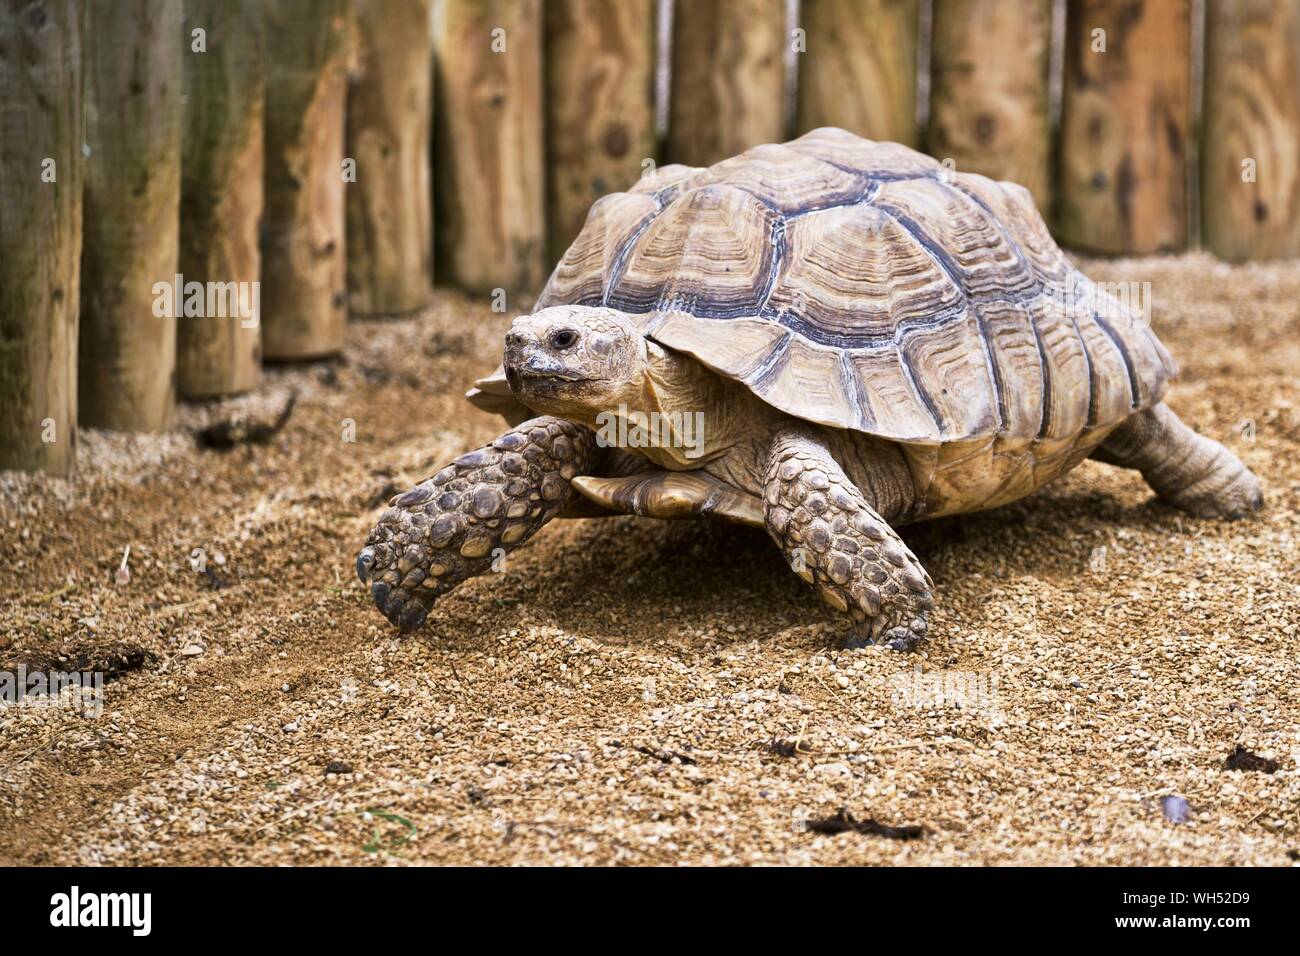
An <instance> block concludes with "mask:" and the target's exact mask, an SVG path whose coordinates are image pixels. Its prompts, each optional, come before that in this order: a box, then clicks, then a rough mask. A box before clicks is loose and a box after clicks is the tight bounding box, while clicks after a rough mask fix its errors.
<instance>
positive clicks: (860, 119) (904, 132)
mask: <svg viewBox="0 0 1300 956" xmlns="http://www.w3.org/2000/svg"><path fill="white" fill-rule="evenodd" d="M917 7H918V4H917V2H916V0H804V2H803V4H802V5H801V12H800V17H799V25H800V26H801V27H802V28H803V30H804V31H805V34H806V37H805V38H806V42H807V50H806V52H803V53H800V54H799V56H798V57H797V58H796V62H797V64H798V69H799V86H798V111H797V121H796V125H797V127H798V129H799V131H800V132H807V131H808V130H811V129H816V128H817V127H819V126H838V127H841V128H843V129H846V130H848V131H849V132H851V133H855V134H857V135H858V136H864V137H866V138H867V139H875V140H888V141H891V142H896V143H903V144H905V145H908V146H916V145H917V144H918V141H919V134H918V130H917V126H916V56H917Z"/></svg>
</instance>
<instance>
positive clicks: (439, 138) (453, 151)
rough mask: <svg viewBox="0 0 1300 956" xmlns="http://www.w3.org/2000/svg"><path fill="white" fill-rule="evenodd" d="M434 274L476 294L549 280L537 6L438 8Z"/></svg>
mask: <svg viewBox="0 0 1300 956" xmlns="http://www.w3.org/2000/svg"><path fill="white" fill-rule="evenodd" d="M433 38H434V63H435V74H434V75H435V81H434V83H435V100H436V102H435V105H434V110H433V115H434V130H435V133H434V141H435V157H434V176H435V177H436V178H435V183H434V190H433V194H434V204H435V213H434V220H435V222H436V224H437V229H436V231H435V233H434V235H435V240H436V245H437V255H438V269H439V270H445V271H440V275H446V276H448V277H449V278H450V280H451V281H452V282H454V283H456V284H457V285H460V286H461V287H463V288H465V289H468V290H470V291H473V292H491V291H493V290H495V289H505V290H508V291H512V292H513V291H524V292H528V291H536V290H537V289H538V288H539V287H540V286H541V284H542V282H543V280H544V279H545V278H546V215H545V201H546V200H545V174H544V172H543V169H542V162H543V137H542V89H543V82H542V5H541V3H540V0H436V2H435V5H434V31H433Z"/></svg>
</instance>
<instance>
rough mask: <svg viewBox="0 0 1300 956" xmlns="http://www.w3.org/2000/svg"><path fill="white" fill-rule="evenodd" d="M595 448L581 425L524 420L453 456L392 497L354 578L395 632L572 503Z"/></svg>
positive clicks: (409, 627)
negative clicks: (366, 588)
mask: <svg viewBox="0 0 1300 956" xmlns="http://www.w3.org/2000/svg"><path fill="white" fill-rule="evenodd" d="M601 451H602V449H600V448H598V447H597V445H596V436H595V433H593V432H592V431H591V430H590V429H587V428H584V427H582V426H581V425H575V424H574V423H573V422H570V421H566V420H565V419H562V418H552V417H549V416H548V417H542V418H534V419H532V420H530V421H526V422H524V423H523V424H522V425H518V426H516V427H515V428H512V429H510V431H508V432H506V433H505V434H504V435H502V436H501V437H499V438H497V439H496V440H495V441H494V442H492V443H491V444H490V445H484V446H483V447H482V448H479V449H477V450H476V451H472V452H470V453H468V454H466V455H461V456H460V457H459V458H457V459H456V460H455V461H453V462H452V463H451V464H450V465H448V466H447V467H446V468H444V469H442V471H440V472H438V473H437V474H436V475H434V476H433V477H432V478H429V479H427V480H425V481H423V482H421V483H420V484H418V485H417V486H416V487H415V488H413V489H411V490H410V491H408V492H406V494H404V495H402V496H401V497H399V498H397V499H396V500H395V501H394V502H393V506H392V507H391V508H389V509H388V510H387V511H385V512H384V514H383V516H382V517H381V518H380V519H379V523H378V524H377V525H375V527H374V529H373V530H372V531H371V532H370V535H369V536H368V537H367V538H366V546H365V547H364V548H362V550H361V553H360V554H359V555H357V575H358V576H359V577H360V578H361V581H362V583H369V584H370V593H371V595H372V596H373V597H374V599H375V605H376V606H377V607H378V608H379V610H380V611H381V612H383V614H384V616H385V617H387V618H388V620H390V621H391V622H392V623H394V624H396V625H397V626H398V627H399V628H400V629H401V630H402V631H403V632H406V631H413V630H415V629H416V628H417V627H419V626H420V625H421V624H423V623H424V619H425V617H426V616H427V615H428V613H429V610H430V608H432V607H433V603H434V601H435V600H437V598H438V597H439V595H442V594H445V593H447V592H448V591H450V590H451V589H452V588H454V587H455V586H456V585H457V584H459V583H460V582H461V581H464V580H465V579H466V578H471V577H474V576H475V575H478V574H482V573H483V572H484V571H486V570H488V569H489V568H490V567H492V564H493V561H494V560H495V559H496V558H498V557H499V556H501V555H503V554H505V553H506V552H509V551H511V550H513V549H514V548H517V547H519V545H521V544H523V543H524V542H525V541H527V540H528V539H529V538H531V537H532V536H533V535H534V534H536V532H537V530H538V529H539V528H541V526H542V525H544V524H546V522H548V521H550V520H551V519H552V518H554V517H555V516H556V515H557V514H559V513H560V512H561V511H563V510H564V509H565V508H566V507H567V506H568V505H569V504H570V503H572V502H573V501H574V499H575V498H577V497H578V493H577V492H576V491H575V490H574V489H573V487H572V485H570V483H569V482H570V480H571V479H572V478H573V477H574V476H575V475H582V474H589V473H590V472H591V470H592V468H593V466H594V465H595V463H596V461H597V460H598V458H599V456H600V453H601Z"/></svg>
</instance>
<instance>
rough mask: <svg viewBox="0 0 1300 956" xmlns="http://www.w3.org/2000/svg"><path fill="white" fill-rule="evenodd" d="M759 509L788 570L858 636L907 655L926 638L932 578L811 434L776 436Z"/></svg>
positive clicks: (790, 432)
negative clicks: (856, 629)
mask: <svg viewBox="0 0 1300 956" xmlns="http://www.w3.org/2000/svg"><path fill="white" fill-rule="evenodd" d="M763 504H764V519H765V521H766V524H767V530H768V533H769V534H770V535H771V536H772V540H774V541H775V542H776V543H777V546H778V547H780V549H781V551H782V553H784V554H785V557H786V560H787V561H788V562H789V563H790V567H791V568H792V569H793V570H794V572H795V573H796V574H798V575H799V577H801V578H803V579H804V580H805V581H807V582H808V583H809V584H811V585H812V586H813V587H815V588H816V589H817V591H818V593H820V594H821V596H822V599H823V600H825V601H826V603H827V604H829V605H830V606H831V607H833V608H835V609H836V610H838V611H842V612H844V613H845V614H848V615H849V617H851V618H852V619H853V621H854V622H855V624H857V625H858V626H859V628H860V629H861V630H862V632H863V633H862V636H863V637H865V638H866V639H868V640H870V641H872V642H875V643H880V644H886V645H888V646H889V647H892V648H894V649H896V650H910V649H911V648H912V647H913V646H914V645H915V644H916V643H917V641H919V640H921V638H923V637H924V636H925V633H926V629H927V624H926V615H927V613H928V612H929V611H930V609H931V608H933V607H934V598H933V597H932V595H931V589H932V588H933V584H932V583H931V581H930V576H929V575H928V574H926V573H925V569H924V568H923V567H921V563H920V562H919V561H917V560H916V556H915V555H914V554H912V552H911V551H910V550H909V549H908V547H907V545H906V544H904V543H903V540H902V539H901V538H900V537H899V536H898V534H897V533H896V532H895V531H894V529H893V528H891V527H890V526H889V524H888V522H886V521H885V519H884V518H882V517H881V516H880V515H879V514H877V513H876V511H875V509H873V508H872V507H871V504H870V503H868V501H867V499H866V497H865V496H864V495H863V494H862V492H861V491H860V490H859V489H858V487H857V485H855V484H854V483H853V482H852V481H851V480H849V477H848V476H847V475H845V474H844V471H843V469H841V468H840V466H839V464H838V463H837V462H836V461H835V459H834V458H833V457H832V456H831V453H830V452H829V451H828V450H827V449H826V447H825V445H824V444H823V443H822V442H821V441H820V439H819V438H818V437H817V435H816V434H815V433H814V432H813V431H812V430H810V429H805V428H802V427H796V428H789V429H785V430H783V431H782V432H780V433H778V434H777V435H776V437H775V439H774V440H773V442H772V448H771V451H770V453H769V456H768V462H767V477H766V487H765V493H764V500H763Z"/></svg>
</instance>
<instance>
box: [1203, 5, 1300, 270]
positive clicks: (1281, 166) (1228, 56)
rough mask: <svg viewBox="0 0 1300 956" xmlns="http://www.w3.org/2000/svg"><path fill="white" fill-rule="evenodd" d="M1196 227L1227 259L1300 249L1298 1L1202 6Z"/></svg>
mask: <svg viewBox="0 0 1300 956" xmlns="http://www.w3.org/2000/svg"><path fill="white" fill-rule="evenodd" d="M1249 176H1253V177H1254V180H1253V181H1249ZM1201 227H1202V238H1203V241H1204V243H1205V245H1206V246H1207V247H1208V248H1209V249H1210V250H1211V251H1212V252H1214V253H1215V255H1218V256H1221V257H1223V258H1225V259H1229V260H1231V261H1234V262H1241V261H1244V260H1247V259H1281V258H1293V257H1297V256H1300V3H1295V2H1292V0H1278V2H1273V0H1210V2H1209V3H1208V4H1207V7H1206V27H1205V113H1204V120H1203V123H1202V138H1201Z"/></svg>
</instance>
